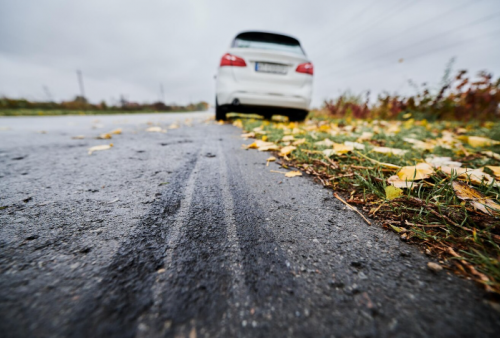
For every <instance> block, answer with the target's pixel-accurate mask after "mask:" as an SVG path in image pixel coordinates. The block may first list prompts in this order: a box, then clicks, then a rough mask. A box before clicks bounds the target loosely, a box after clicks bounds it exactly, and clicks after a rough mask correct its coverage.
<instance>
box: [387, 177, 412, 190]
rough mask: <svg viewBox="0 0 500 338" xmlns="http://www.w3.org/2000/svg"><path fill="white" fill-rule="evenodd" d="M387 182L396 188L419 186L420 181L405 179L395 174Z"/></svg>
mask: <svg viewBox="0 0 500 338" xmlns="http://www.w3.org/2000/svg"><path fill="white" fill-rule="evenodd" d="M387 182H388V183H389V184H390V185H392V186H394V187H396V188H405V189H412V188H415V187H418V186H419V185H420V183H415V182H413V181H403V180H402V179H400V178H399V176H397V175H393V176H391V177H389V178H388V179H387Z"/></svg>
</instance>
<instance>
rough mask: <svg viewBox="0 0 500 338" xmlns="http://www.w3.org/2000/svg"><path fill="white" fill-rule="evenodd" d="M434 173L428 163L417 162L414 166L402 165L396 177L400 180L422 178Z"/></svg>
mask: <svg viewBox="0 0 500 338" xmlns="http://www.w3.org/2000/svg"><path fill="white" fill-rule="evenodd" d="M432 173H434V169H432V167H431V165H430V164H428V163H419V164H417V165H415V166H408V167H402V168H401V170H399V172H398V174H397V175H398V177H399V178H400V179H401V180H402V181H417V180H424V179H426V178H428V177H430V176H431V174H432Z"/></svg>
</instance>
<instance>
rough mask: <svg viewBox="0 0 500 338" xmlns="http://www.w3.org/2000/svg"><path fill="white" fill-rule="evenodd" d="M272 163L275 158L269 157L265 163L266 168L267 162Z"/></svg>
mask: <svg viewBox="0 0 500 338" xmlns="http://www.w3.org/2000/svg"><path fill="white" fill-rule="evenodd" d="M274 161H276V157H274V156H271V157H269V158H268V159H267V161H266V167H269V162H274Z"/></svg>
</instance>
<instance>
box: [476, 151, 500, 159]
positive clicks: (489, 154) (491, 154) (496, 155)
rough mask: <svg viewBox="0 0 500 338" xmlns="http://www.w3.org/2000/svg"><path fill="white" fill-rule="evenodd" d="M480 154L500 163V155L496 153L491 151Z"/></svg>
mask: <svg viewBox="0 0 500 338" xmlns="http://www.w3.org/2000/svg"><path fill="white" fill-rule="evenodd" d="M481 154H483V155H486V156H488V157H491V158H494V159H495V160H499V161H500V155H499V154H497V153H494V152H492V151H482V152H481Z"/></svg>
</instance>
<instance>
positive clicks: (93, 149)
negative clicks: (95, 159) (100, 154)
mask: <svg viewBox="0 0 500 338" xmlns="http://www.w3.org/2000/svg"><path fill="white" fill-rule="evenodd" d="M111 147H113V143H110V144H109V145H108V144H103V145H100V146H94V147H90V148H89V155H92V153H93V152H94V151H101V150H108V149H111Z"/></svg>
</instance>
